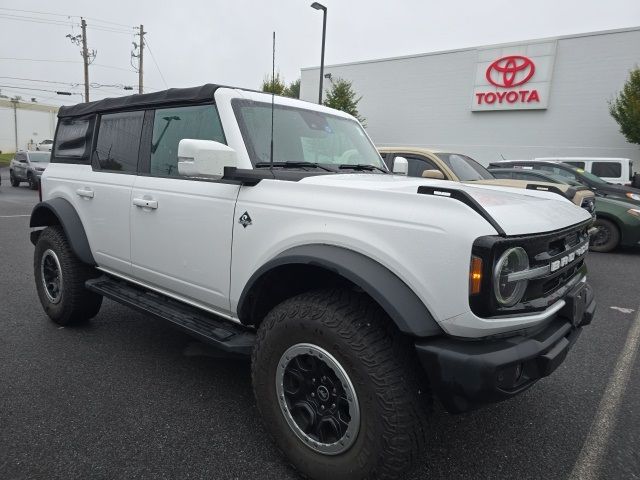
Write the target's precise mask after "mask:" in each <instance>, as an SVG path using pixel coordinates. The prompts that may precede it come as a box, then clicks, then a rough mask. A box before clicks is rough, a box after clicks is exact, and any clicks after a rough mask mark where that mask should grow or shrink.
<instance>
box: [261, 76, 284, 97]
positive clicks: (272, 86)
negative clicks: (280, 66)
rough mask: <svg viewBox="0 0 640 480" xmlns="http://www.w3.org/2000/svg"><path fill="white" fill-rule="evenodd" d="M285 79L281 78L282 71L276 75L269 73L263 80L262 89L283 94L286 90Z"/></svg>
mask: <svg viewBox="0 0 640 480" xmlns="http://www.w3.org/2000/svg"><path fill="white" fill-rule="evenodd" d="M285 88H286V87H285V85H284V81H283V80H282V78H280V73H276V76H275V77H272V76H271V75H267V76H265V77H264V80H263V81H262V91H263V92H267V93H274V94H276V95H282V93H283V92H284V90H285Z"/></svg>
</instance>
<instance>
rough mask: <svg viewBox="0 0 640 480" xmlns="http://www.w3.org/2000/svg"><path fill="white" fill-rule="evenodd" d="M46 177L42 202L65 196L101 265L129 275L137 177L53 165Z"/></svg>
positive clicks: (47, 171)
mask: <svg viewBox="0 0 640 480" xmlns="http://www.w3.org/2000/svg"><path fill="white" fill-rule="evenodd" d="M43 178H46V181H43V199H46V198H53V197H62V198H65V199H66V200H68V201H69V202H70V203H71V204H72V205H73V206H74V207H75V209H76V211H77V212H78V215H79V216H80V220H82V224H83V225H84V229H85V232H86V234H87V239H88V240H89V245H90V246H91V251H92V253H93V257H94V258H95V260H96V262H97V263H98V265H100V266H104V267H106V268H109V269H111V270H113V271H116V272H119V273H123V274H130V273H131V244H130V241H129V235H130V231H129V206H130V205H131V187H132V186H133V182H134V181H135V179H136V176H135V175H122V174H118V173H110V172H94V171H93V170H92V169H91V167H90V166H89V165H70V164H63V163H52V164H50V165H49V166H48V167H47V169H46V170H45V173H44V174H43Z"/></svg>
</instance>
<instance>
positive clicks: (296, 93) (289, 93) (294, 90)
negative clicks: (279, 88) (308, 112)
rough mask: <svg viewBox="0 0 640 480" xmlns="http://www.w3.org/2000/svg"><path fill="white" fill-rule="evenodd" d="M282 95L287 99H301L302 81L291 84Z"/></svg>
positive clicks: (298, 80)
mask: <svg viewBox="0 0 640 480" xmlns="http://www.w3.org/2000/svg"><path fill="white" fill-rule="evenodd" d="M282 94H283V95H284V96H285V97H291V98H300V79H297V80H295V81H293V82H291V83H290V84H289V86H288V87H287V88H285V89H284V92H282Z"/></svg>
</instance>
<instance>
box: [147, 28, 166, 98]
mask: <svg viewBox="0 0 640 480" xmlns="http://www.w3.org/2000/svg"><path fill="white" fill-rule="evenodd" d="M144 44H145V45H146V47H147V50H149V53H150V54H151V59H152V60H153V63H154V64H155V66H156V68H157V69H158V73H159V74H160V78H162V82H163V83H164V86H165V87H166V88H169V85H168V84H167V81H166V80H165V79H164V75H162V70H160V67H159V66H158V62H156V57H154V55H153V52H152V51H151V46H150V45H149V38H148V37H147V39H146V40H145V41H144Z"/></svg>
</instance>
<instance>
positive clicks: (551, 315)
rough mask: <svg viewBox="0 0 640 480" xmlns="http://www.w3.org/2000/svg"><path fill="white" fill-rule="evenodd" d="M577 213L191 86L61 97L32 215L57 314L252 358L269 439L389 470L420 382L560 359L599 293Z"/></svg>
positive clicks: (308, 469)
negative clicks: (429, 170)
mask: <svg viewBox="0 0 640 480" xmlns="http://www.w3.org/2000/svg"><path fill="white" fill-rule="evenodd" d="M591 221H592V218H591V215H590V214H589V213H588V212H586V211H585V210H584V209H581V208H579V207H578V206H576V205H573V204H572V203H571V202H569V201H567V200H565V199H563V198H561V197H560V196H558V195H555V194H552V193H545V192H537V191H525V190H523V191H522V192H515V191H513V190H507V189H502V187H497V186H482V185H477V186H472V185H465V184H460V183H454V182H447V181H442V180H432V179H426V178H408V177H406V176H403V175H394V174H393V173H391V172H389V170H388V169H387V167H386V166H385V164H384V163H383V161H382V159H381V157H380V155H379V154H378V152H377V151H376V149H375V148H374V146H373V144H372V143H371V140H370V139H369V137H368V136H367V134H366V133H365V131H364V130H363V128H362V127H361V126H360V124H359V123H358V122H357V121H356V120H355V119H354V118H353V117H351V116H350V115H347V114H345V113H342V112H339V111H335V110H332V109H329V108H325V107H323V106H319V105H314V104H310V103H306V102H302V101H298V100H292V99H286V98H279V97H275V98H274V97H272V96H271V95H268V94H264V93H258V92H253V91H248V90H241V89H235V88H228V87H219V86H215V85H204V86H202V87H197V88H188V89H170V90H167V91H163V92H157V93H150V94H144V95H133V96H130V97H121V98H112V99H106V100H100V101H97V102H93V103H85V104H80V105H76V106H71V107H62V108H61V109H60V112H59V121H58V127H57V131H56V135H55V140H54V146H53V152H52V159H51V164H50V166H49V167H48V168H47V169H46V171H45V173H44V175H43V177H42V183H41V202H40V203H39V204H38V205H37V206H36V207H35V208H34V210H33V213H32V216H31V223H30V225H31V227H32V233H31V241H32V242H33V243H34V244H35V254H34V255H35V256H34V274H35V281H36V287H37V291H38V295H39V298H40V301H41V302H42V305H43V307H44V310H45V311H46V313H47V315H48V316H49V317H50V318H51V319H52V320H53V321H54V322H56V323H57V324H60V325H71V324H76V323H79V322H85V321H87V320H89V319H90V318H92V317H94V316H95V315H97V314H98V312H99V310H100V306H101V303H102V299H103V298H104V297H106V298H109V299H112V300H114V301H116V302H120V303H122V304H125V305H128V306H130V307H133V308H135V309H138V310H140V311H142V312H145V313H147V314H150V315H153V316H155V317H158V318H161V319H164V320H167V321H169V322H171V323H172V324H174V325H175V326H177V327H179V328H182V329H184V330H186V331H187V332H189V333H190V334H193V335H195V336H197V337H199V338H200V339H202V340H204V341H206V342H210V343H212V344H214V345H216V346H217V347H219V348H221V349H223V350H225V351H226V352H229V354H233V355H246V356H251V368H252V381H253V388H254V392H255V398H256V403H257V406H258V409H259V411H260V413H261V415H262V417H263V419H264V422H265V425H266V428H267V430H269V431H270V433H271V434H272V436H273V438H274V441H275V443H276V444H277V445H278V446H279V447H280V449H281V450H282V451H283V452H284V455H285V456H286V457H287V458H288V459H289V460H290V461H291V463H292V464H293V465H294V466H295V467H296V468H297V469H299V470H300V471H301V472H302V473H303V474H305V475H307V476H308V477H311V478H323V479H324V478H331V479H335V480H339V479H358V478H400V477H401V476H402V474H403V472H405V471H406V470H408V469H409V468H411V466H412V464H414V463H415V462H416V459H419V458H420V454H421V449H422V448H423V446H424V439H425V437H426V434H427V432H428V429H429V420H428V413H429V411H430V408H431V403H432V397H435V398H437V399H438V400H439V401H440V402H441V403H442V405H443V406H444V407H445V408H446V409H447V410H448V411H450V412H454V413H455V412H463V411H467V410H470V409H473V408H475V407H477V406H479V405H482V404H486V403H490V402H496V401H500V400H503V399H507V398H510V397H513V396H514V395H517V394H518V393H520V392H522V391H524V390H525V389H527V388H529V387H531V386H532V385H533V384H534V383H535V382H536V381H537V380H539V379H540V378H542V377H545V376H547V375H549V374H551V373H552V372H553V371H554V369H556V368H557V367H558V365H559V364H560V363H562V361H563V360H564V359H565V357H566V355H567V352H568V351H569V349H570V348H571V346H572V345H573V343H574V342H575V340H576V339H577V337H578V336H579V334H580V332H581V329H582V327H583V326H584V325H586V324H588V323H589V322H591V319H592V317H593V314H594V310H595V302H594V299H593V292H592V289H591V287H590V286H589V284H588V283H587V282H586V265H585V255H586V254H587V249H588V244H589V239H588V230H589V226H590V223H591ZM427 454H428V452H427Z"/></svg>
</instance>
